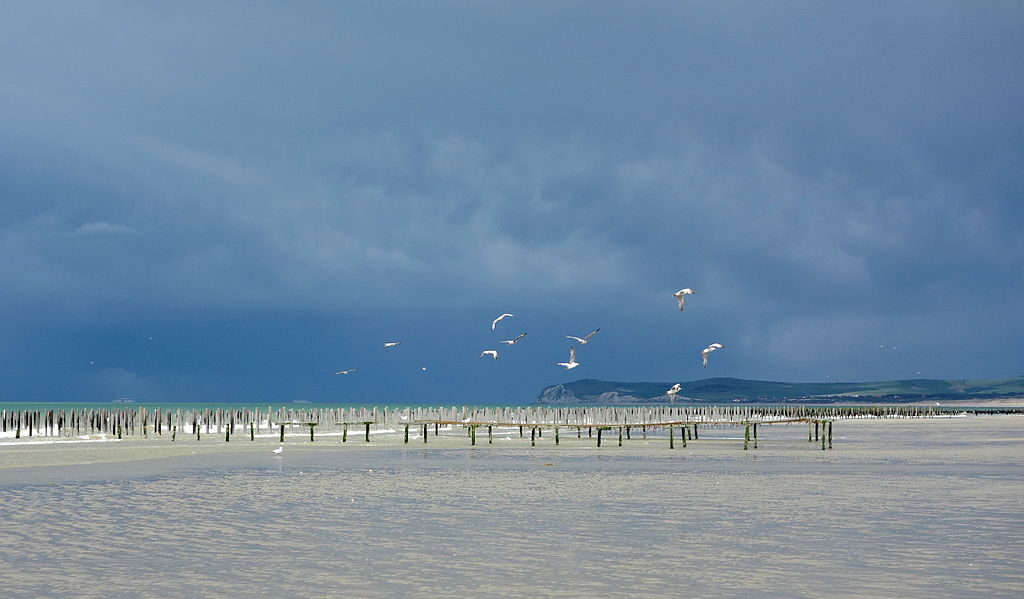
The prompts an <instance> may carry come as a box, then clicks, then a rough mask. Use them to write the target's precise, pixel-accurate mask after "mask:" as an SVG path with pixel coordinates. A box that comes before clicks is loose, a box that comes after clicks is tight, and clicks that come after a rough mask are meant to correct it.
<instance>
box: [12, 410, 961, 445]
mask: <svg viewBox="0 0 1024 599" xmlns="http://www.w3.org/2000/svg"><path fill="white" fill-rule="evenodd" d="M953 411H954V410H946V409H943V408H941V407H938V406H863V407H843V406H821V407H818V406H749V405H746V406H646V407H602V406H590V407H547V406H515V407H469V406H462V407H457V406H451V407H398V408H396V407H387V406H384V407H379V408H378V407H373V408H367V407H344V406H339V407H319V408H310V407H301V408H297V407H294V406H284V407H278V408H273V407H268V408H266V409H259V408H255V409H223V408H206V409H162V408H155V409H147V408H145V407H134V406H132V407H128V406H119V407H111V408H86V409H61V408H55V409H48V410H6V409H5V410H2V411H0V431H2V432H4V433H8V434H7V435H6V436H8V437H10V436H11V435H10V434H9V432H14V435H13V436H14V437H15V438H22V437H33V436H41V437H73V436H82V435H95V434H103V435H110V436H114V437H116V438H118V439H122V438H130V437H145V438H149V437H152V436H158V437H169V438H170V440H172V441H174V440H177V439H179V438H183V437H185V436H188V437H194V438H195V439H201V438H202V437H203V436H204V435H206V436H209V435H215V436H216V437H219V438H222V439H223V440H224V441H225V442H230V441H231V440H232V438H233V437H235V438H237V437H239V436H241V437H242V438H243V439H245V438H247V439H248V440H254V439H255V438H256V435H257V434H261V435H263V436H267V434H268V433H274V434H275V436H277V437H278V438H279V440H281V441H283V440H284V438H285V434H286V432H287V433H290V434H293V435H294V434H295V433H296V432H297V431H298V432H301V433H303V434H305V433H306V432H307V431H308V434H309V438H310V440H311V441H313V440H315V434H316V433H317V432H320V433H323V432H328V431H331V432H334V433H337V432H338V431H340V432H341V436H342V439H341V440H342V441H343V442H344V441H348V436H349V435H348V433H349V430H350V428H352V429H354V430H353V432H356V431H358V432H357V434H358V433H361V434H360V435H359V436H361V437H363V439H364V440H365V441H369V440H370V432H371V430H376V431H378V432H383V431H385V430H388V431H394V432H398V431H399V430H401V431H402V432H403V433H404V440H405V441H406V442H408V439H409V429H410V427H413V430H414V431H417V432H418V429H420V428H422V433H423V440H424V442H426V437H427V434H428V432H429V429H430V428H431V425H432V428H433V433H434V434H435V435H436V434H438V428H439V426H441V425H444V426H446V427H456V428H458V427H461V428H464V429H466V431H467V435H468V436H469V437H470V439H471V442H472V443H473V444H475V443H476V429H477V428H479V427H481V426H484V427H487V430H488V439H489V440H490V438H491V434H492V432H493V429H494V428H496V427H506V428H507V427H519V433H520V436H524V435H525V431H526V430H529V431H530V434H531V442H533V443H535V439H536V437H537V436H539V435H542V434H543V432H544V431H545V430H553V431H554V433H555V439H556V443H557V441H558V439H559V433H560V432H561V429H575V432H576V433H577V436H578V437H581V436H582V433H583V431H586V433H587V435H588V437H593V436H594V434H595V433H596V436H597V443H598V445H600V444H601V440H602V434H603V433H604V432H606V431H609V430H617V431H618V439H619V443H620V444H621V443H622V438H623V434H624V435H625V438H626V439H630V438H631V435H632V431H634V430H637V429H639V430H640V431H641V433H642V434H643V435H644V436H645V437H646V434H647V432H648V431H649V430H650V431H667V433H668V436H669V443H670V446H672V447H674V445H675V435H676V430H678V431H679V436H680V442H681V443H682V444H683V445H685V444H686V441H687V439H698V438H699V436H698V435H699V431H698V427H705V428H707V427H714V428H719V427H737V426H738V427H744V428H745V433H744V446H745V447H746V445H748V444H749V442H750V440H751V438H752V439H753V443H754V445H755V447H756V444H757V441H758V426H759V425H767V424H784V423H786V424H793V423H798V422H806V423H807V424H808V440H809V441H817V440H819V439H820V440H821V441H822V448H824V447H825V445H826V444H825V431H826V430H827V431H828V438H829V444H831V428H832V425H831V422H832V421H834V420H837V419H844V418H929V417H935V416H942V415H949V414H950V413H952V412H953ZM751 427H753V430H752V432H753V436H752V437H751ZM819 430H820V431H821V432H820V434H819Z"/></svg>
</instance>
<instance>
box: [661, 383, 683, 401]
mask: <svg viewBox="0 0 1024 599" xmlns="http://www.w3.org/2000/svg"><path fill="white" fill-rule="evenodd" d="M682 390H683V386H682V385H680V384H679V383H676V384H675V385H672V387H671V388H670V389H669V390H668V391H666V392H665V395H668V396H669V397H671V398H672V401H675V400H676V393H679V392H680V391H682Z"/></svg>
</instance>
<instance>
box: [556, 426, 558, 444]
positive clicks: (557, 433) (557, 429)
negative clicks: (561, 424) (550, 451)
mask: <svg viewBox="0 0 1024 599" xmlns="http://www.w3.org/2000/svg"><path fill="white" fill-rule="evenodd" d="M555 445H558V427H557V426H556V427H555Z"/></svg>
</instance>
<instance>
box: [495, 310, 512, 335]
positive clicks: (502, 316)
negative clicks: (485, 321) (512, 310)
mask: <svg viewBox="0 0 1024 599" xmlns="http://www.w3.org/2000/svg"><path fill="white" fill-rule="evenodd" d="M510 316H515V314H509V313H508V312H506V313H504V314H502V315H501V316H499V317H497V318H495V319H494V322H492V323H491V330H492V331H493V330H494V327H496V326H498V321H499V320H501V319H502V318H507V317H510Z"/></svg>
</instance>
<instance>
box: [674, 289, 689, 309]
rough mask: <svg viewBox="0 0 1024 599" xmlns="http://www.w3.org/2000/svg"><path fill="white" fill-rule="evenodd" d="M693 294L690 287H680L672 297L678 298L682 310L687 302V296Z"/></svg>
mask: <svg viewBox="0 0 1024 599" xmlns="http://www.w3.org/2000/svg"><path fill="white" fill-rule="evenodd" d="M693 294H694V291H693V289H690V288H689V287H687V288H686V289H680V290H679V291H676V292H675V293H673V294H672V297H674V298H676V300H677V301H678V302H679V311H680V312H682V311H683V304H684V303H685V298H686V296H688V295H693Z"/></svg>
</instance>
